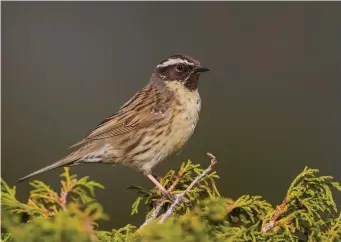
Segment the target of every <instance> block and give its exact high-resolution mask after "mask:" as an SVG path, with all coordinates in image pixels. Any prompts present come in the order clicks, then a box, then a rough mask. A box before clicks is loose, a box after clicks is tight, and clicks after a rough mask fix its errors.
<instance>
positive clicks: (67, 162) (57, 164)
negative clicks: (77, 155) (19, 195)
mask: <svg viewBox="0 0 341 242" xmlns="http://www.w3.org/2000/svg"><path fill="white" fill-rule="evenodd" d="M76 162H77V160H71V161H70V160H66V159H62V160H59V161H56V162H55V163H53V164H51V165H49V166H46V167H44V168H41V169H39V170H37V171H35V172H32V173H31V174H28V175H27V176H24V177H22V178H20V179H19V180H17V181H16V183H18V182H21V181H24V180H26V179H28V178H30V177H32V176H35V175H38V174H40V173H43V172H45V171H50V170H53V169H55V168H58V167H63V166H72V165H76Z"/></svg>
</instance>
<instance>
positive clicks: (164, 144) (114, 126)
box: [18, 54, 209, 196]
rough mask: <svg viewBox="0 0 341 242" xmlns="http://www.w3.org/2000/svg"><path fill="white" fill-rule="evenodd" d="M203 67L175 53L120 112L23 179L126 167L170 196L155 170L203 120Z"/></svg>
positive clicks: (159, 65)
mask: <svg viewBox="0 0 341 242" xmlns="http://www.w3.org/2000/svg"><path fill="white" fill-rule="evenodd" d="M208 70H209V69H207V68H205V67H202V66H201V65H200V63H199V62H198V61H197V60H195V59H193V58H192V57H189V56H186V55H183V54H176V55H172V56H170V57H169V58H167V59H166V60H164V61H162V62H161V63H160V64H158V65H157V66H156V68H155V70H154V72H153V74H152V76H151V77H150V81H149V83H148V84H147V85H146V86H145V87H144V88H143V89H142V90H140V91H139V92H138V93H137V94H136V95H135V96H134V97H133V98H131V99H130V100H129V101H128V102H126V103H125V104H124V105H123V106H122V107H121V108H120V109H119V110H118V112H117V113H116V114H114V115H112V116H110V117H108V118H106V119H105V120H104V121H103V122H101V123H100V124H99V125H98V126H97V127H96V128H95V129H94V130H93V131H92V132H90V133H89V134H88V136H87V137H86V138H84V139H83V140H81V141H80V142H78V143H76V144H75V145H73V146H71V147H75V146H81V147H80V148H79V149H77V150H76V151H74V152H72V153H71V154H69V155H68V156H66V157H64V158H62V159H61V160H58V161H56V162H55V163H53V164H51V165H49V166H47V167H44V168H42V169H40V170H38V171H35V172H33V173H31V174H29V175H27V176H25V177H23V178H21V179H19V180H18V182H19V181H23V180H25V179H27V178H29V177H32V176H34V175H37V174H40V173H42V172H45V171H49V170H52V169H54V168H58V167H63V166H74V165H79V164H85V163H104V164H123V165H127V166H130V167H134V168H136V169H137V170H138V171H140V172H142V173H143V174H144V175H146V176H147V177H148V178H149V179H150V180H151V181H152V182H153V183H154V184H155V185H156V186H157V187H158V188H159V189H161V191H162V192H163V193H164V194H166V195H168V196H170V194H168V193H167V191H166V189H165V188H164V187H163V186H162V185H161V184H160V183H159V182H158V181H157V180H156V179H155V178H154V176H153V175H152V168H153V167H154V166H155V165H157V164H158V163H160V162H161V161H163V160H164V159H165V158H167V157H168V156H170V155H171V154H173V153H174V152H176V151H178V150H179V149H181V148H182V147H183V146H184V144H185V143H186V141H187V140H188V139H189V138H190V137H191V135H192V134H193V131H194V128H195V126H196V124H197V122H198V120H199V112H200V106H201V100H200V96H199V92H198V79H199V74H200V73H201V72H205V71H208Z"/></svg>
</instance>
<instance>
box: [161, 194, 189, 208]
mask: <svg viewBox="0 0 341 242" xmlns="http://www.w3.org/2000/svg"><path fill="white" fill-rule="evenodd" d="M165 195H166V196H167V197H168V198H169V199H170V200H171V201H172V202H173V203H174V202H175V201H176V200H180V202H184V203H185V205H186V206H192V203H191V201H189V200H188V199H187V198H185V194H183V193H179V194H175V195H172V194H170V193H169V192H167V193H166V194H165Z"/></svg>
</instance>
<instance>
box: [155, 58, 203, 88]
mask: <svg viewBox="0 0 341 242" xmlns="http://www.w3.org/2000/svg"><path fill="white" fill-rule="evenodd" d="M205 71H209V69H208V68H206V67H203V66H201V65H200V62H199V61H197V60H195V59H194V58H192V57H190V56H186V55H184V54H175V55H172V56H170V57H168V58H167V59H165V60H163V61H162V62H161V63H160V64H158V65H157V66H156V68H155V73H154V75H155V76H156V77H157V78H158V79H161V80H163V81H167V82H173V81H174V82H180V83H181V84H183V85H184V86H185V87H186V88H187V89H188V90H191V91H193V90H196V89H197V87H198V79H199V74H200V73H201V72H205Z"/></svg>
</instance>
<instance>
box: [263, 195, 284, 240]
mask: <svg viewBox="0 0 341 242" xmlns="http://www.w3.org/2000/svg"><path fill="white" fill-rule="evenodd" d="M288 200H289V194H287V195H286V196H285V198H284V200H283V202H282V203H281V205H279V206H278V207H277V209H276V211H275V213H274V215H273V216H272V218H271V219H270V222H269V223H267V224H264V225H263V226H262V232H264V233H266V232H268V231H269V230H270V229H272V228H273V227H274V226H276V224H277V223H278V221H276V220H277V219H278V217H279V216H280V215H281V214H282V213H284V212H285V211H286V210H287V208H286V206H287V203H288Z"/></svg>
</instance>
